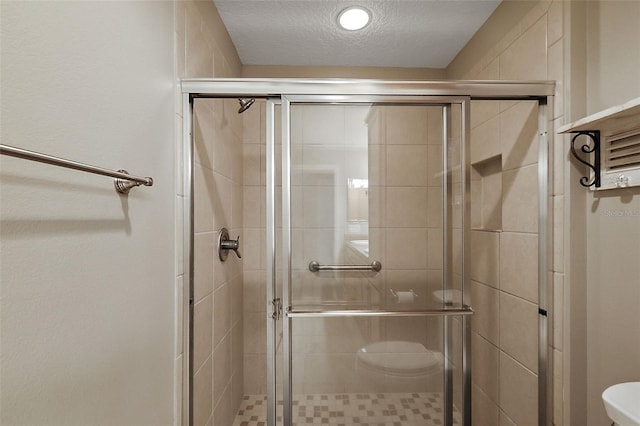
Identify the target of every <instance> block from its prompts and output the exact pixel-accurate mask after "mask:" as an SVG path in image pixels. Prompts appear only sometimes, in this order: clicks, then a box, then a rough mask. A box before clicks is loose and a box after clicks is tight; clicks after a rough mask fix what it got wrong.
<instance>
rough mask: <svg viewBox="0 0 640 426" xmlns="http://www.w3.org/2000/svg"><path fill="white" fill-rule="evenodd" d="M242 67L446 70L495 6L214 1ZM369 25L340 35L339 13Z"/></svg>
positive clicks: (482, 2)
mask: <svg viewBox="0 0 640 426" xmlns="http://www.w3.org/2000/svg"><path fill="white" fill-rule="evenodd" d="M214 2H215V4H216V6H217V8H218V11H219V12H220V15H221V16H222V19H223V21H224V23H225V26H226V27H227V30H228V31H229V34H230V35H231V39H232V40H233V43H234V44H235V46H236V49H237V50H238V54H239V55H240V60H241V61H242V63H243V64H246V65H309V66H322V65H325V66H380V67H429V68H444V67H446V66H447V65H448V64H449V63H450V62H451V61H452V60H453V58H454V57H455V56H456V54H457V53H458V52H459V51H460V49H462V48H463V47H464V45H465V44H466V43H467V42H468V41H469V39H470V38H471V37H472V36H473V34H474V33H475V32H476V31H477V30H478V29H479V28H480V26H482V24H483V23H484V22H485V21H486V19H487V18H488V17H489V16H490V15H491V13H492V12H493V11H494V10H495V8H496V7H497V6H498V4H500V0H353V1H344V0H214ZM352 5H360V6H364V7H366V8H367V9H369V10H370V11H371V12H372V15H373V19H372V21H371V23H370V24H369V25H368V26H367V27H366V28H364V29H363V30H360V31H353V32H352V31H345V30H342V29H340V28H338V26H337V24H336V17H337V15H338V13H339V12H340V11H341V10H342V9H344V8H345V7H348V6H352Z"/></svg>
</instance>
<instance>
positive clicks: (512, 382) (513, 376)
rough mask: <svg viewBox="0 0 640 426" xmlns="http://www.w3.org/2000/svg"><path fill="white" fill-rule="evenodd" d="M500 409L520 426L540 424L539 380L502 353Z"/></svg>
mask: <svg viewBox="0 0 640 426" xmlns="http://www.w3.org/2000/svg"><path fill="white" fill-rule="evenodd" d="M500 407H501V408H502V410H503V411H504V412H505V414H507V416H509V418H510V419H512V420H513V422H514V423H515V424H517V425H518V426H535V425H537V424H538V378H537V376H536V375H535V374H533V373H532V372H531V371H529V370H527V369H526V368H525V367H523V366H522V365H521V364H519V363H517V362H516V361H514V360H513V358H511V357H509V356H508V355H505V354H504V353H500Z"/></svg>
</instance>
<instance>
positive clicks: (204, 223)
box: [193, 164, 214, 232]
mask: <svg viewBox="0 0 640 426" xmlns="http://www.w3.org/2000/svg"><path fill="white" fill-rule="evenodd" d="M193 174H194V184H193V191H194V197H195V200H198V202H195V203H194V204H195V205H194V209H193V228H194V229H193V230H194V232H211V231H213V204H212V198H213V195H212V193H213V190H214V182H213V175H212V174H211V172H210V171H208V169H205V168H203V167H202V166H200V165H198V164H196V165H195V166H194V168H193Z"/></svg>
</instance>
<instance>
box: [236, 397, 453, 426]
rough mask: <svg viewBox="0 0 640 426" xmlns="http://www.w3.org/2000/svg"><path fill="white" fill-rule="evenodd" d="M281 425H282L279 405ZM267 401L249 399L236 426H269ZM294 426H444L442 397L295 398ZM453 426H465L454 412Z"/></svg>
mask: <svg viewBox="0 0 640 426" xmlns="http://www.w3.org/2000/svg"><path fill="white" fill-rule="evenodd" d="M278 404H279V405H280V407H279V408H280V409H279V410H278V411H279V413H278V422H277V424H278V425H280V424H282V417H281V410H282V408H281V406H282V401H279V403H278ZM266 419H267V397H266V396H265V395H246V396H245V397H244V398H243V400H242V403H241V404H240V408H239V409H238V414H237V415H236V418H235V421H234V422H233V426H266V424H267V423H266ZM293 424H294V425H300V426H301V425H343V426H361V425H367V426H432V425H433V426H435V425H443V424H444V422H443V409H442V393H440V392H411V393H337V394H309V395H299V394H296V395H294V397H293ZM453 424H457V425H459V424H462V423H461V417H460V413H459V412H458V411H457V410H455V409H454V414H453Z"/></svg>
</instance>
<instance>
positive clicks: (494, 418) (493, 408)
mask: <svg viewBox="0 0 640 426" xmlns="http://www.w3.org/2000/svg"><path fill="white" fill-rule="evenodd" d="M499 412H500V411H499V409H498V406H497V405H496V403H495V402H493V401H492V400H491V399H489V398H488V397H487V395H486V394H485V393H484V392H482V390H481V389H480V388H479V387H478V386H475V385H474V386H473V387H472V389H471V421H472V423H473V424H474V425H487V426H489V425H497V424H498V417H499Z"/></svg>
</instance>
